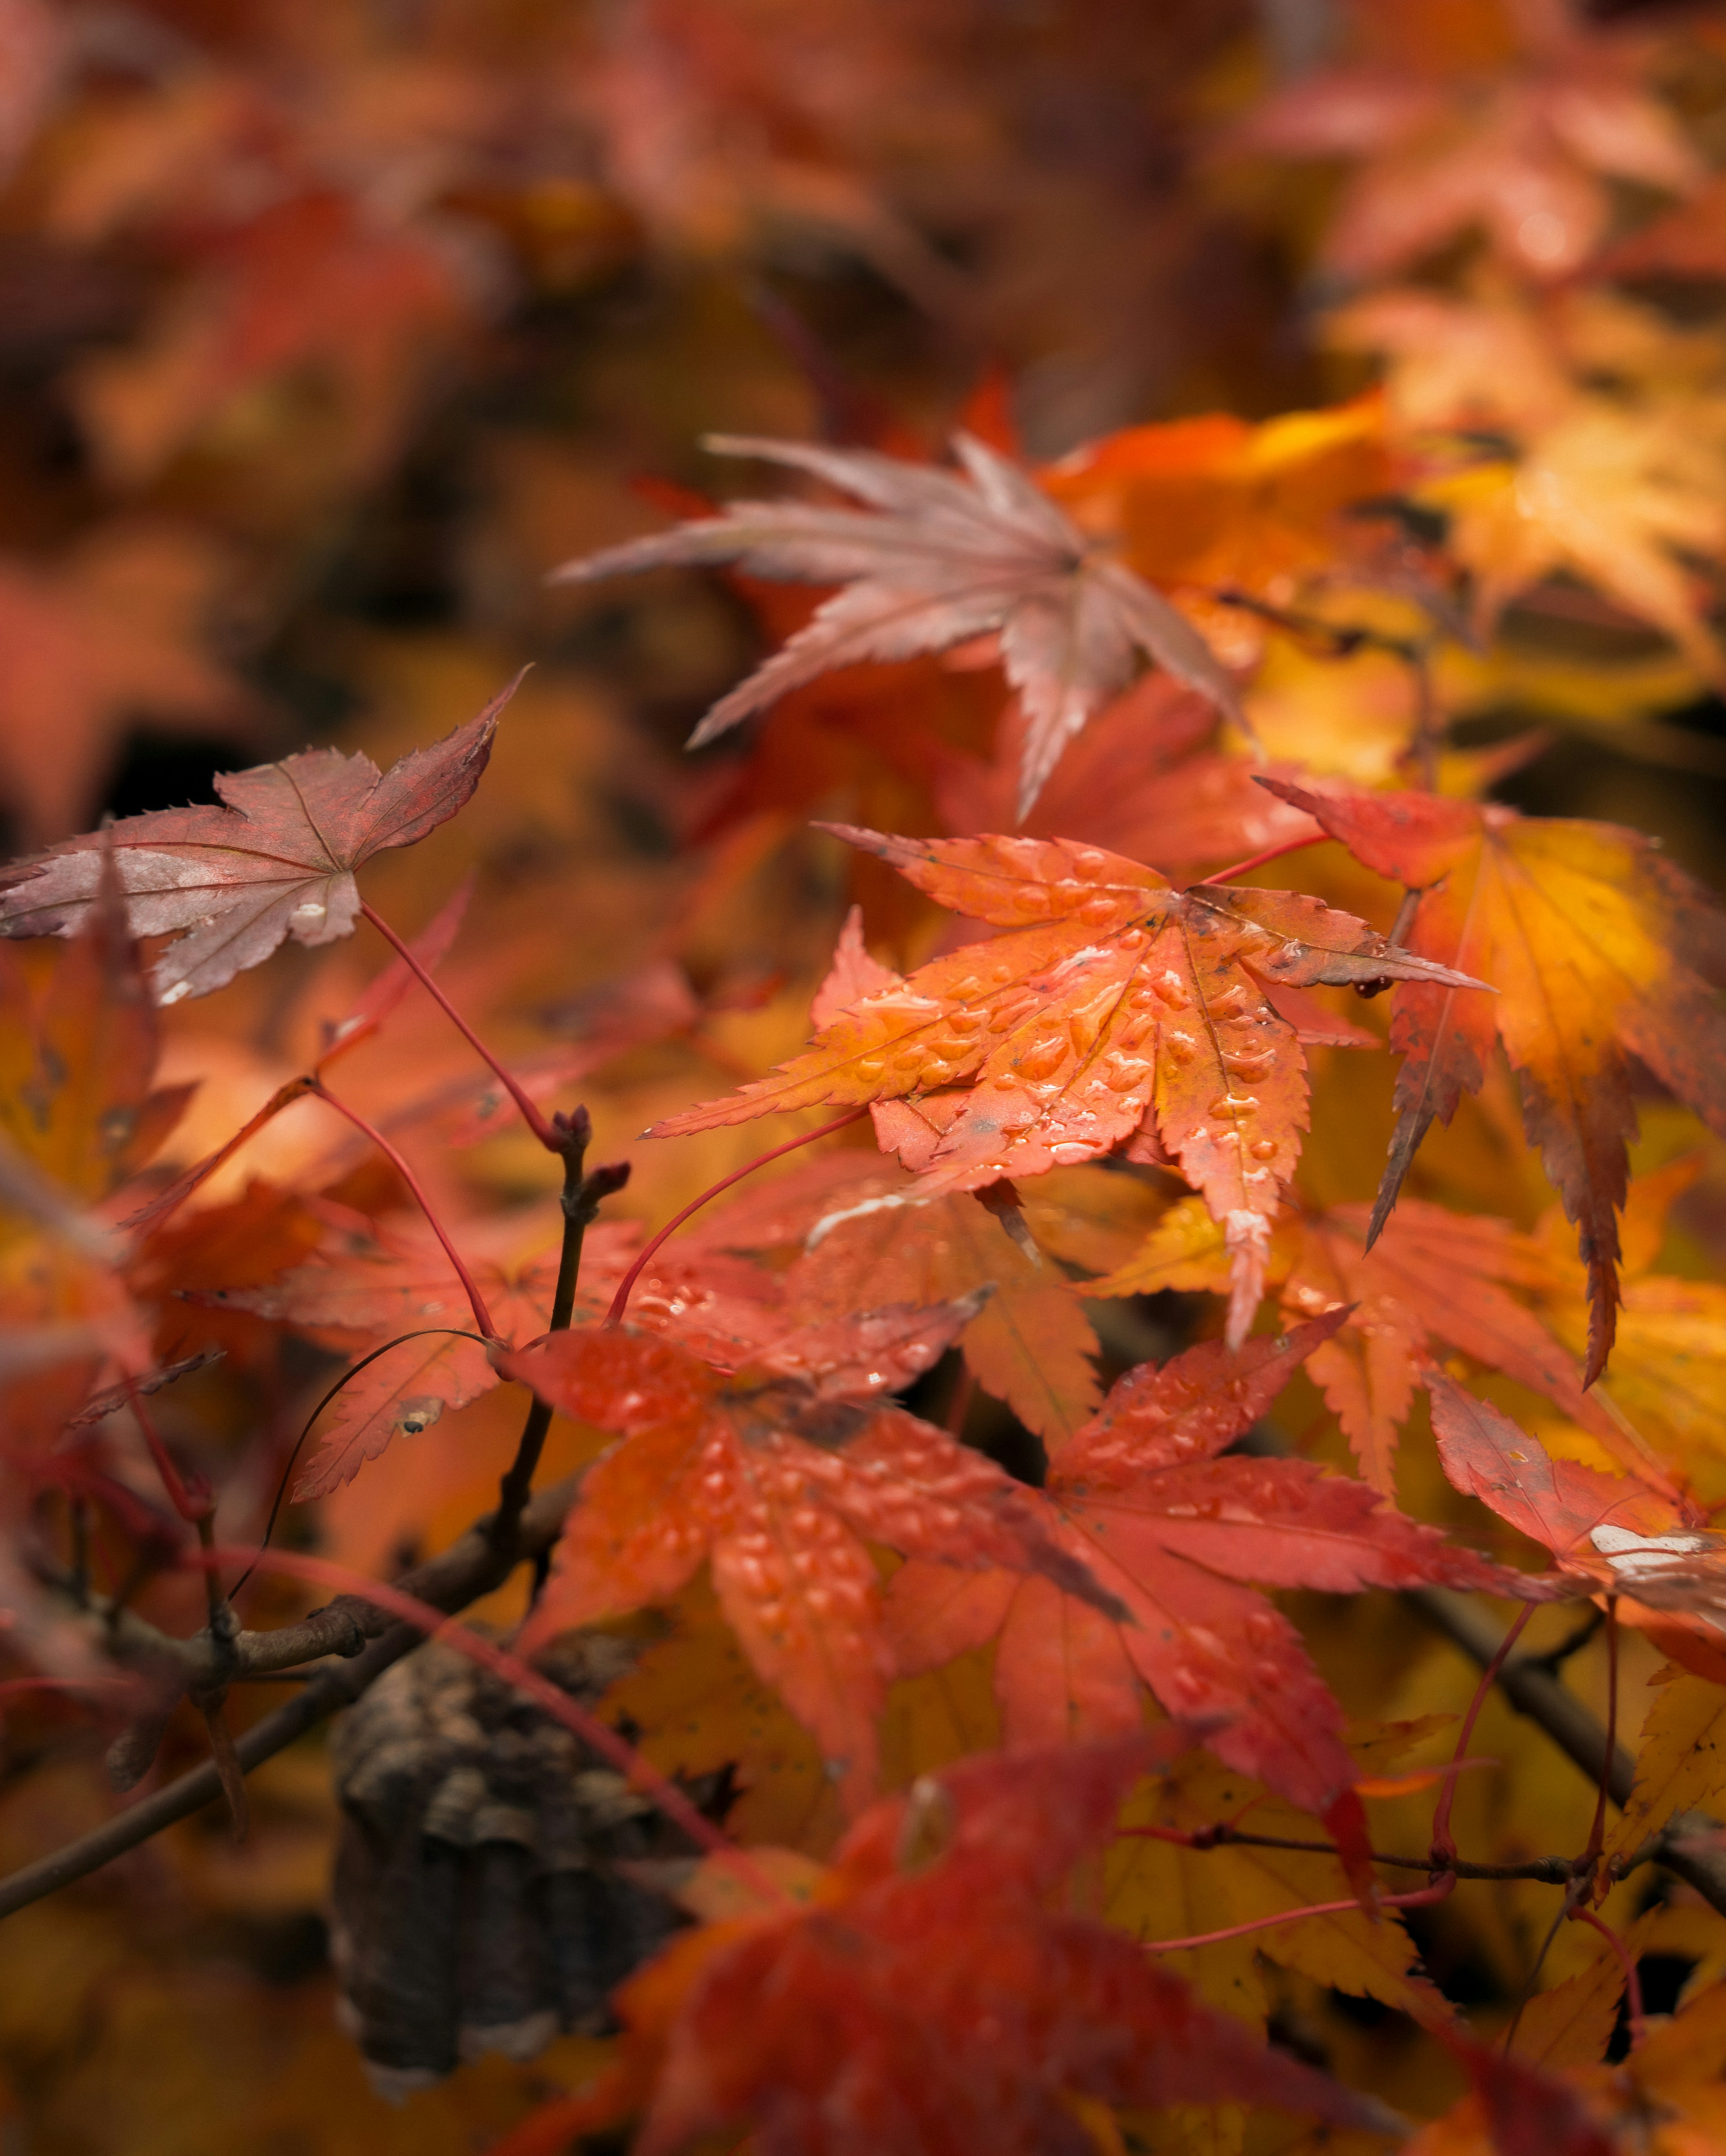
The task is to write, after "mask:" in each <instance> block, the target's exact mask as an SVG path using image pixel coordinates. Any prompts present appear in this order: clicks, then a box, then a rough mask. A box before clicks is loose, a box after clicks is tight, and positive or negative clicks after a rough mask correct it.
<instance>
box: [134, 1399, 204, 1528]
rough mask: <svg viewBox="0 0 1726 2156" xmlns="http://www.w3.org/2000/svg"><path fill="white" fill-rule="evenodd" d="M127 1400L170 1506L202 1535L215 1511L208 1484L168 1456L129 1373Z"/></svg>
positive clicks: (200, 1476) (165, 1447)
mask: <svg viewBox="0 0 1726 2156" xmlns="http://www.w3.org/2000/svg"><path fill="white" fill-rule="evenodd" d="M125 1383H126V1399H127V1401H128V1403H129V1404H130V1405H131V1411H132V1414H133V1415H134V1416H135V1417H136V1420H137V1425H138V1428H139V1429H140V1430H141V1431H142V1432H143V1434H144V1442H145V1444H146V1445H147V1446H148V1447H149V1449H150V1457H151V1459H152V1460H154V1461H155V1463H156V1471H157V1474H158V1475H159V1476H161V1477H162V1488H163V1489H164V1490H166V1491H167V1499H168V1502H169V1503H170V1504H171V1505H172V1507H173V1508H174V1510H175V1511H176V1512H177V1513H178V1514H179V1516H180V1517H181V1518H182V1520H184V1521H186V1522H187V1523H188V1524H191V1525H195V1526H196V1527H198V1531H199V1532H200V1533H201V1532H203V1529H204V1528H205V1527H206V1526H208V1522H209V1517H210V1513H211V1512H212V1511H213V1504H212V1501H211V1491H210V1486H209V1484H208V1482H207V1481H205V1480H204V1478H203V1476H202V1475H197V1474H194V1475H193V1476H189V1477H188V1476H182V1474H181V1472H180V1471H179V1469H178V1468H177V1467H176V1466H175V1465H174V1463H173V1460H172V1458H171V1457H170V1456H169V1453H168V1449H167V1446H166V1445H164V1444H163V1443H162V1437H161V1435H160V1433H159V1432H158V1431H157V1427H156V1424H154V1423H153V1422H152V1420H151V1419H150V1412H149V1409H147V1408H146V1406H145V1405H144V1396H143V1394H142V1393H141V1392H140V1390H139V1389H138V1387H137V1385H136V1383H135V1382H134V1380H133V1378H132V1374H131V1371H130V1370H128V1371H127V1372H126V1377H125Z"/></svg>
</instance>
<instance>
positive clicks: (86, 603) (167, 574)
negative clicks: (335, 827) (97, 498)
mask: <svg viewBox="0 0 1726 2156" xmlns="http://www.w3.org/2000/svg"><path fill="white" fill-rule="evenodd" d="M221 573H222V562H221V557H220V555H219V554H218V552H217V551H216V550H215V548H214V547H212V546H211V545H209V544H208V542H203V541H201V540H200V539H199V538H198V537H197V536H195V535H194V534H193V533H191V532H187V531H177V530H174V529H172V528H171V527H168V526H151V525H143V524H137V525H131V524H126V523H121V522H116V523H114V524H111V525H110V526H106V527H105V528H102V529H100V530H98V531H97V532H96V533H95V535H94V536H93V537H91V538H90V539H89V540H87V541H86V542H85V543H84V544H83V545H82V546H81V547H80V548H79V549H78V550H77V551H76V552H74V553H73V554H72V555H71V556H69V557H68V558H67V559H66V560H64V562H58V563H56V564H55V565H54V567H51V568H49V567H41V566H39V565H36V564H33V563H26V562H20V561H17V560H7V561H4V562H0V790H3V793H4V794H5V797H6V801H7V805H8V808H9V809H10V810H11V811H12V812H13V814H14V816H15V817H16V818H17V819H18V823H19V824H20V825H21V827H22V829H23V834H24V835H25V838H26V839H27V841H28V843H29V844H43V843H44V842H45V841H47V840H49V839H55V838H58V837H59V836H60V835H61V834H63V833H64V832H66V831H69V830H75V829H77V827H78V826H79V824H81V823H82V822H83V821H84V820H85V818H86V817H87V816H88V815H89V814H90V811H91V810H92V808H94V807H95V805H96V803H97V801H98V800H99V799H100V788H101V786H102V784H103V782H104V780H105V777H106V775H107V773H108V769H109V767H110V764H111V763H112V762H113V761H114V760H115V757H116V753H117V751H118V747H119V744H120V741H121V737H122V736H123V735H124V733H125V732H126V731H127V730H128V729H129V728H130V727H131V726H132V725H133V724H134V723H135V722H136V721H138V720H139V719H140V718H144V719H146V721H147V722H148V723H149V725H150V726H152V728H153V729H155V730H157V731H161V730H164V729H166V730H177V731H186V730H187V728H188V727H192V726H196V727H198V729H199V730H200V731H217V730H219V731H223V733H226V734H228V735H229V736H232V735H233V734H234V733H236V732H243V731H244V727H245V722H246V721H248V719H249V718H250V717H251V716H252V705H253V701H254V700H253V698H252V697H251V696H250V695H249V692H248V691H247V690H246V688H245V686H244V683H243V682H241V681H240V680H239V678H238V677H237V676H236V675H234V674H232V673H230V672H229V671H228V670H226V669H225V668H224V667H223V666H221V665H218V664H217V662H216V660H214V659H213V657H211V656H210V655H208V654H207V653H206V651H205V650H204V649H203V648H202V647H203V634H202V630H203V617H204V616H205V615H206V614H207V613H208V612H209V610H210V602H211V598H212V595H213V589H214V588H215V587H216V585H217V584H218V581H219V580H220V577H221Z"/></svg>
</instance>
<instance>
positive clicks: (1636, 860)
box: [1266, 779, 1726, 1383]
mask: <svg viewBox="0 0 1726 2156" xmlns="http://www.w3.org/2000/svg"><path fill="white" fill-rule="evenodd" d="M1266 783H1268V784H1269V785H1270V786H1271V790H1272V791H1273V792H1275V793H1278V794H1280V795H1281V797H1282V798H1283V799H1284V800H1287V801H1292V802H1293V803H1295V804H1296V805H1297V807H1299V808H1305V809H1306V810H1307V812H1308V813H1309V814H1312V815H1313V816H1316V817H1317V818H1318V821H1319V822H1320V823H1321V824H1323V826H1324V828H1325V829H1326V830H1327V831H1328V832H1330V833H1331V834H1332V835H1333V837H1335V838H1338V839H1341V840H1342V841H1343V844H1345V845H1346V846H1347V847H1348V850H1350V852H1351V853H1353V854H1354V855H1355V857H1356V859H1357V860H1360V861H1362V862H1363V863H1364V865H1366V866H1367V867H1368V868H1369V869H1372V870H1375V871H1376V872H1377V873H1378V874H1379V875H1386V876H1393V877H1395V879H1396V880H1398V881H1400V882H1401V883H1403V884H1405V885H1406V886H1407V887H1408V888H1409V889H1410V890H1411V891H1419V892H1420V903H1419V905H1418V906H1417V908H1416V910H1415V916H1414V920H1413V922H1412V924H1411V925H1410V928H1409V931H1408V935H1407V937H1406V941H1407V943H1408V946H1409V947H1410V950H1411V951H1415V952H1420V953H1422V954H1423V955H1424V956H1425V957H1428V958H1431V959H1432V960H1435V961H1436V962H1439V963H1441V964H1443V965H1446V966H1456V967H1461V968H1467V969H1469V970H1472V972H1474V973H1477V974H1478V975H1479V976H1480V977H1481V978H1482V979H1484V980H1487V981H1490V982H1491V983H1492V986H1493V987H1494V988H1497V989H1499V990H1500V991H1501V993H1499V994H1498V995H1497V996H1495V997H1492V998H1487V997H1483V996H1482V997H1462V996H1458V995H1457V994H1456V993H1455V992H1454V990H1452V989H1450V988H1446V987H1444V986H1443V985H1442V984H1436V983H1425V982H1413V981H1410V982H1408V983H1405V984H1402V985H1399V987H1398V988H1397V989H1396V992H1395V1003H1394V1004H1393V1006H1392V1016H1391V1027H1390V1043H1391V1045H1392V1047H1393V1048H1397V1049H1400V1050H1402V1052H1403V1055H1404V1056H1405V1059H1406V1060H1405V1062H1404V1064H1403V1067H1402V1069H1401V1070H1400V1072H1399V1074H1398V1076H1397V1083H1396V1108H1397V1116H1398V1120H1397V1125H1396V1129H1395V1134H1394V1136H1393V1137H1392V1139H1391V1143H1390V1160H1389V1162H1388V1163H1387V1164H1386V1167H1385V1170H1384V1181H1383V1182H1382V1183H1381V1184H1380V1186H1379V1197H1378V1202H1377V1204H1376V1205H1375V1207H1374V1212H1373V1218H1372V1222H1371V1224H1370V1226H1369V1230H1368V1236H1369V1243H1370V1241H1371V1240H1372V1238H1374V1237H1375V1236H1376V1235H1377V1234H1378V1232H1379V1229H1381V1228H1382V1227H1383V1225H1384V1221H1385V1219H1386V1218H1387V1217H1388V1215H1389V1214H1390V1208H1391V1206H1392V1205H1393V1204H1395V1201H1396V1195H1397V1192H1398V1191H1399V1190H1400V1188H1401V1185H1402V1180H1403V1178H1404V1176H1405V1174H1406V1173H1407V1171H1408V1165H1409V1163H1410V1159H1411V1158H1413V1156H1414V1152H1415V1147H1416V1146H1417V1145H1419V1143H1420V1140H1421V1138H1422V1137H1424V1136H1425V1132H1426V1130H1427V1128H1428V1127H1429V1125H1430V1124H1431V1122H1432V1119H1433V1117H1434V1116H1438V1117H1440V1118H1441V1120H1442V1121H1444V1122H1449V1121H1450V1119H1451V1116H1453V1115H1454V1114H1455V1113H1456V1106H1457V1103H1458V1101H1460V1100H1461V1096H1462V1095H1463V1093H1464V1092H1465V1091H1467V1092H1472V1091H1475V1090H1476V1089H1477V1087H1478V1086H1480V1084H1481V1082H1482V1079H1483V1077H1484V1075H1485V1073H1486V1070H1487V1060H1488V1058H1489V1057H1490V1055H1491V1053H1492V1041H1493V1038H1494V1035H1495V1034H1496V1036H1497V1039H1499V1040H1500V1041H1502V1042H1503V1046H1504V1050H1505V1052H1506V1054H1507V1055H1508V1057H1509V1059H1510V1062H1511V1065H1512V1068H1513V1070H1515V1072H1516V1074H1517V1077H1518V1081H1519V1083H1520V1086H1521V1089H1522V1098H1523V1121H1524V1122H1525V1124H1526V1126H1527V1128H1528V1136H1529V1137H1530V1139H1531V1140H1532V1141H1533V1142H1534V1143H1535V1144H1537V1145H1538V1146H1539V1147H1540V1151H1541V1156H1542V1158H1543V1160H1544V1163H1545V1166H1546V1172H1547V1173H1548V1174H1549V1176H1550V1177H1551V1178H1552V1181H1553V1183H1554V1187H1555V1188H1556V1189H1557V1190H1558V1192H1559V1196H1560V1197H1561V1198H1562V1199H1563V1200H1564V1210H1565V1212H1566V1213H1567V1214H1569V1218H1570V1219H1572V1220H1573V1221H1574V1222H1575V1224H1576V1225H1577V1227H1578V1229H1579V1230H1580V1242H1581V1249H1582V1256H1583V1262H1584V1264H1585V1265H1586V1267H1587V1268H1588V1274H1589V1289H1590V1300H1591V1304H1592V1312H1593V1316H1592V1322H1591V1324H1590V1337H1589V1349H1588V1362H1587V1367H1586V1374H1585V1383H1592V1381H1593V1380H1594V1379H1595V1378H1596V1377H1598V1376H1599V1374H1600V1371H1601V1369H1602V1368H1604V1367H1605V1360H1606V1357H1607V1354H1608V1353H1609V1351H1610V1347H1611V1345H1612V1337H1613V1330H1614V1324H1615V1317H1616V1308H1617V1303H1618V1275H1617V1264H1618V1254H1619V1239H1618V1219H1617V1209H1618V1208H1619V1207H1620V1206H1621V1205H1622V1204H1623V1202H1624V1196H1625V1191H1626V1184H1627V1182H1628V1178H1629V1165H1628V1157H1627V1155H1626V1139H1627V1138H1628V1137H1630V1136H1631V1134H1632V1133H1633V1132H1634V1131H1635V1129H1636V1112H1635V1107H1634V1105H1633V1101H1632V1096H1631V1057H1636V1058H1637V1059H1639V1060H1641V1062H1643V1063H1645V1064H1646V1065H1647V1066H1648V1068H1649V1069H1650V1070H1652V1072H1653V1073H1654V1075H1655V1076H1656V1077H1657V1078H1658V1079H1659V1080H1660V1081H1662V1084H1663V1085H1665V1086H1667V1087H1668V1088H1669V1089H1670V1090H1671V1091H1672V1092H1673V1093H1674V1094H1676V1095H1677V1097H1678V1099H1679V1100H1681V1101H1683V1102H1684V1103H1685V1105H1686V1106H1688V1107H1691V1108H1693V1109H1694V1110H1695V1111H1696V1112H1697V1113H1698V1115H1700V1116H1703V1118H1704V1120H1705V1121H1707V1122H1708V1123H1709V1124H1710V1125H1711V1127H1713V1128H1714V1129H1715V1130H1717V1131H1720V1132H1726V1013H1723V1011H1722V1009H1721V1007H1720V1004H1719V1003H1718V1000H1717V998H1715V996H1714V995H1713V993H1712V992H1711V990H1710V988H1709V986H1708V982H1709V980H1711V979H1712V980H1726V916H1722V915H1721V913H1720V912H1719V911H1718V909H1717V908H1716V907H1715V906H1713V903H1712V902H1711V901H1710V900H1709V899H1708V896H1706V894H1705V893H1704V892H1703V891H1702V890H1701V888H1700V887H1699V886H1698V885H1696V884H1694V883H1693V882H1692V881H1691V880H1690V879H1689V878H1688V877H1687V876H1686V875H1684V874H1683V872H1682V870H1679V869H1677V868H1674V867H1673V866H1672V864H1671V863H1670V862H1668V861H1666V860H1662V858H1661V856H1660V855H1659V854H1658V852H1657V850H1655V848H1654V846H1653V844H1652V842H1651V841H1650V840H1648V839H1645V838H1643V837H1641V836H1640V835H1639V834H1637V833H1636V832H1634V831H1626V830H1624V829H1621V828H1620V827H1619V826H1618V825H1616V824H1592V823H1583V822H1580V821H1578V820H1574V819H1569V818H1563V819H1560V818H1544V817H1543V818H1531V817H1523V816H1519V815H1518V814H1517V813H1516V811H1515V810H1514V809H1512V808H1500V807H1497V806H1494V805H1492V804H1490V803H1488V804H1486V805H1481V804H1478V803H1472V802H1462V801H1446V800H1441V799H1439V798H1436V796H1434V795H1431V794H1425V793H1377V794H1371V795H1364V794H1344V793H1313V792H1309V791H1307V790H1306V789H1303V788H1299V787H1292V786H1290V785H1288V784H1287V783H1286V782H1285V781H1283V780H1281V779H1277V780H1271V781H1268V782H1266Z"/></svg>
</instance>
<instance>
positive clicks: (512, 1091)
mask: <svg viewBox="0 0 1726 2156" xmlns="http://www.w3.org/2000/svg"><path fill="white" fill-rule="evenodd" d="M360 911H361V912H362V914H364V916H366V918H367V921H370V922H371V924H372V927H374V928H375V929H376V930H377V931H378V934H379V935H380V936H381V937H383V940H384V941H385V942H386V943H388V944H389V945H390V947H392V948H393V951H394V952H395V953H396V956H397V957H398V958H400V959H402V960H403V961H404V962H405V963H406V964H407V965H408V968H410V970H411V971H412V972H413V973H414V977H415V978H416V979H417V980H418V981H419V985H420V987H421V988H424V990H425V992H426V993H427V994H428V995H429V997H430V998H431V999H432V1001H433V1002H434V1004H436V1005H437V1006H438V1009H439V1010H440V1011H442V1012H443V1014H444V1017H445V1018H447V1019H449V1023H450V1024H452V1025H453V1026H454V1027H455V1029H456V1031H457V1032H458V1033H459V1034H460V1035H461V1037H462V1039H464V1040H465V1042H466V1043H467V1045H468V1046H469V1047H470V1049H472V1050H473V1051H474V1053H475V1055H477V1056H478V1057H479V1059H480V1061H481V1062H482V1063H483V1064H484V1065H485V1067H486V1069H487V1070H490V1071H491V1075H493V1077H495V1078H496V1081H497V1082H498V1084H499V1085H500V1086H502V1087H503V1089H504V1091H506V1093H507V1094H508V1095H509V1096H510V1098H511V1100H512V1101H514V1102H515V1104H516V1106H517V1107H518V1108H519V1109H520V1110H521V1117H522V1120H523V1122H526V1124H527V1127H528V1129H529V1130H530V1131H532V1133H533V1135H534V1136H535V1137H537V1139H538V1140H539V1142H540V1143H541V1144H542V1146H543V1147H545V1149H546V1151H547V1152H562V1150H563V1141H562V1137H560V1136H559V1135H558V1132H557V1127H556V1119H555V1118H554V1119H553V1121H552V1122H547V1121H546V1119H545V1117H544V1116H542V1115H541V1113H540V1111H539V1110H538V1109H537V1107H536V1106H534V1104H533V1102H532V1101H531V1100H529V1099H528V1097H527V1094H526V1093H525V1092H524V1091H523V1090H522V1088H521V1086H520V1085H519V1084H518V1083H517V1082H516V1080H515V1079H514V1078H512V1077H511V1075H510V1074H509V1072H508V1071H507V1070H505V1068H504V1066H503V1065H502V1064H501V1063H500V1062H499V1061H498V1060H497V1058H496V1056H495V1055H493V1054H492V1052H491V1050H490V1049H489V1048H488V1047H487V1046H486V1045H485V1042H484V1041H483V1040H481V1039H480V1036H479V1034H476V1033H475V1031H474V1029H473V1028H472V1027H471V1026H470V1024H468V1022H467V1020H466V1019H465V1018H464V1017H463V1016H462V1014H461V1013H460V1011H459V1010H457V1009H456V1008H455V1004H452V1003H451V1002H450V1000H449V997H448V996H446V995H445V994H444V991H443V990H442V989H441V988H439V986H438V984H437V983H436V982H435V981H434V979H433V978H432V977H431V975H430V973H429V972H428V971H427V970H426V968H424V966H423V965H421V964H420V962H419V959H418V958H417V957H415V956H414V952H413V950H412V948H411V947H409V946H408V944H406V943H404V942H403V941H402V939H401V937H399V936H398V935H397V933H396V932H395V931H394V929H393V928H392V927H390V925H389V923H388V921H386V920H385V919H384V918H383V915H382V914H380V913H378V912H376V911H374V910H373V909H372V906H370V905H369V904H368V903H367V901H366V900H364V899H363V898H362V900H361V901H360Z"/></svg>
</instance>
